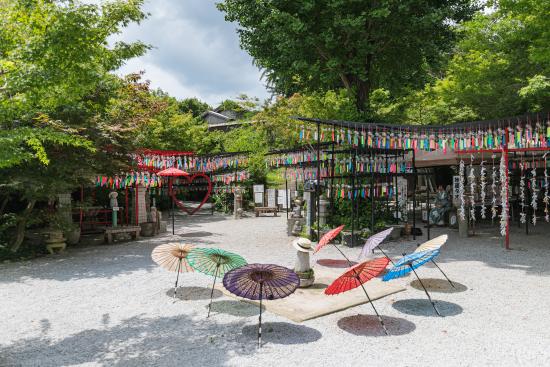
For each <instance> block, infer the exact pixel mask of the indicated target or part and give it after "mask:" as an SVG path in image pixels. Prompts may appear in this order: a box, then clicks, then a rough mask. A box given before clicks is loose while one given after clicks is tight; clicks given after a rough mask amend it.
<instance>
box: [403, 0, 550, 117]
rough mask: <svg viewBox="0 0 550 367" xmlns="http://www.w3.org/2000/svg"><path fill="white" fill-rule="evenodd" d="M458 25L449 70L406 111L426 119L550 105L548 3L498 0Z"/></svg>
mask: <svg viewBox="0 0 550 367" xmlns="http://www.w3.org/2000/svg"><path fill="white" fill-rule="evenodd" d="M493 5H494V6H495V7H494V9H493V10H492V11H491V12H486V13H480V14H477V15H476V16H475V17H474V19H472V20H471V21H468V22H465V23H464V24H462V25H461V26H460V27H459V30H458V32H459V33H460V34H461V40H460V42H459V43H458V44H457V46H456V49H455V51H454V53H453V55H452V58H451V60H450V61H449V63H448V67H447V70H446V73H445V75H444V76H443V77H442V78H440V79H437V80H435V81H434V82H433V83H430V84H429V85H427V86H426V87H425V88H424V90H422V91H420V92H415V93H413V94H411V97H409V99H408V101H407V100H405V101H403V102H404V103H405V105H406V106H407V107H406V108H405V111H404V115H405V116H406V117H409V119H411V120H414V121H421V122H424V123H437V122H439V123H445V122H455V121H468V120H470V121H471V120H475V119H493V118H502V117H506V116H514V115H519V114H523V113H526V112H536V111H545V110H549V109H550V47H549V46H548V45H550V32H549V31H548V30H549V29H550V4H549V2H548V1H540V0H513V1H512V0H500V1H498V2H494V4H493Z"/></svg>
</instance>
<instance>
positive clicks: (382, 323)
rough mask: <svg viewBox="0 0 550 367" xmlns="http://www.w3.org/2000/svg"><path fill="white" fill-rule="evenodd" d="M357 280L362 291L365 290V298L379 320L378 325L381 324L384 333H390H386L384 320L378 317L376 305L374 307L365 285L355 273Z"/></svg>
mask: <svg viewBox="0 0 550 367" xmlns="http://www.w3.org/2000/svg"><path fill="white" fill-rule="evenodd" d="M357 281H359V283H360V284H361V288H363V292H365V296H367V299H368V300H369V302H370V305H371V306H372V309H373V310H374V313H375V314H376V316H377V317H378V321H380V325H382V328H383V329H384V332H385V333H386V335H390V333H388V329H386V325H384V321H382V317H380V314H379V313H378V311H377V310H376V307H374V303H372V300H371V299H370V297H369V294H368V293H367V290H366V289H365V286H364V285H363V283H362V282H361V279H360V278H359V275H357Z"/></svg>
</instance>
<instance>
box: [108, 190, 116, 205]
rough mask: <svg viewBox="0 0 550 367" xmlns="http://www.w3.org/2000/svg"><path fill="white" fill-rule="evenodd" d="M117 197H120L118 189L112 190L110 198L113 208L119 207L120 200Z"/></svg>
mask: <svg viewBox="0 0 550 367" xmlns="http://www.w3.org/2000/svg"><path fill="white" fill-rule="evenodd" d="M117 197H118V192H116V191H111V192H110V193H109V199H110V205H111V208H118V200H117Z"/></svg>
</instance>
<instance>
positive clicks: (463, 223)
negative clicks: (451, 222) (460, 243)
mask: <svg viewBox="0 0 550 367" xmlns="http://www.w3.org/2000/svg"><path fill="white" fill-rule="evenodd" d="M458 236H459V237H461V238H466V237H468V218H464V219H462V218H460V215H459V216H458Z"/></svg>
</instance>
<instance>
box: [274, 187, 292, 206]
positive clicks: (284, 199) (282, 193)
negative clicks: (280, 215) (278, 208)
mask: <svg viewBox="0 0 550 367" xmlns="http://www.w3.org/2000/svg"><path fill="white" fill-rule="evenodd" d="M277 193H278V196H277V202H278V203H279V204H281V205H282V208H283V209H286V208H287V206H288V205H290V190H278V191H277Z"/></svg>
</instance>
